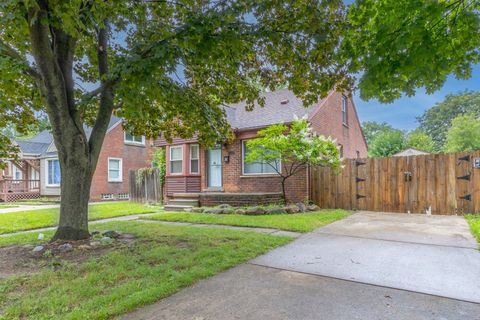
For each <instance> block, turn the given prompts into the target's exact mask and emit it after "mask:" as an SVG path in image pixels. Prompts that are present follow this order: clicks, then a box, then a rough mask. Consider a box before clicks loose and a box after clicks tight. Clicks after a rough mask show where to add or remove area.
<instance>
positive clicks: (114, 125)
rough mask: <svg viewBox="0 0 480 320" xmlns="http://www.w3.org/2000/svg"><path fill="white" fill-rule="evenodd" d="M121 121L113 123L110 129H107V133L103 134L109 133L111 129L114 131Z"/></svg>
mask: <svg viewBox="0 0 480 320" xmlns="http://www.w3.org/2000/svg"><path fill="white" fill-rule="evenodd" d="M122 122H123V120H122V119H118V121H117V122H115V123H114V124H113V125H112V126H111V127H110V128H108V129H107V132H105V134H107V133H109V132H110V131H112V130H113V129H115V128H116V127H117V126H118V125H119V124H120V123H122Z"/></svg>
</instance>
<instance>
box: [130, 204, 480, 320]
mask: <svg viewBox="0 0 480 320" xmlns="http://www.w3.org/2000/svg"><path fill="white" fill-rule="evenodd" d="M479 303H480V252H479V251H478V250H477V243H476V242H475V240H474V238H473V237H472V235H471V234H470V231H469V229H468V225H467V223H466V222H465V220H464V219H463V218H461V217H454V216H423V215H406V214H405V215H400V214H388V213H382V214H380V213H369V212H359V213H356V214H354V215H352V216H350V217H348V218H346V219H344V220H341V221H338V222H335V223H333V224H331V225H329V226H326V227H324V228H320V229H317V230H316V231H314V232H312V233H310V234H306V235H304V236H302V237H300V238H299V239H297V240H296V241H294V242H292V243H290V244H289V245H287V246H284V247H281V248H278V249H276V250H273V251H271V252H270V253H267V254H266V255H263V256H260V257H258V258H256V259H254V260H253V261H251V262H250V263H247V264H244V265H241V266H238V267H236V268H234V269H231V270H229V271H227V272H224V273H222V274H220V275H217V276H215V277H213V278H210V279H207V280H204V281H200V282H199V283H197V284H196V285H194V286H192V287H190V288H187V289H184V290H182V291H181V292H179V293H178V294H175V295H173V296H171V297H169V298H167V299H164V300H161V301H159V302H158V303H156V304H153V305H151V306H148V307H146V308H143V309H140V310H138V311H136V312H134V313H132V314H130V315H127V316H126V318H125V319H173V320H174V319H185V320H188V319H192V320H193V319H195V320H207V319H249V320H255V319H259V320H260V319H323V320H329V319H332V320H333V319H365V320H367V319H368V320H370V319H402V320H403V319H405V320H406V319H408V320H410V319H432V320H433V319H471V320H480V304H479Z"/></svg>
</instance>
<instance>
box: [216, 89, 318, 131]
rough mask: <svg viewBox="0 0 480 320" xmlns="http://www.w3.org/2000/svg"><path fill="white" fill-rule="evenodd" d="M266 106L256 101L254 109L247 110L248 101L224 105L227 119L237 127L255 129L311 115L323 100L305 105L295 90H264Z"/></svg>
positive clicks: (233, 126) (263, 95)
mask: <svg viewBox="0 0 480 320" xmlns="http://www.w3.org/2000/svg"><path fill="white" fill-rule="evenodd" d="M260 97H264V98H265V106H264V107H261V106H260V105H259V104H258V103H255V107H254V108H253V110H252V111H247V110H245V106H246V103H245V102H240V103H236V104H232V105H229V106H226V107H224V109H225V112H226V115H227V120H228V122H229V123H230V125H231V126H232V128H235V129H240V130H242V129H254V128H261V127H266V126H269V125H272V124H277V123H290V122H292V121H293V120H294V118H295V116H297V117H299V118H301V117H303V116H305V115H310V113H311V112H313V111H314V110H315V109H316V108H317V107H318V105H319V103H320V102H321V101H319V102H318V103H315V104H313V105H311V106H307V107H305V106H304V105H303V102H302V101H301V100H300V99H298V98H297V97H296V96H295V94H294V93H293V92H291V91H290V90H287V89H282V90H277V91H273V92H264V93H262V94H261V95H260Z"/></svg>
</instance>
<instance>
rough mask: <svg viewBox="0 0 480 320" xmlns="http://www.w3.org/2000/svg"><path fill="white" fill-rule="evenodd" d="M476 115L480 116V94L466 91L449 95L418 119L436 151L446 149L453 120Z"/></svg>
mask: <svg viewBox="0 0 480 320" xmlns="http://www.w3.org/2000/svg"><path fill="white" fill-rule="evenodd" d="M467 113H474V114H475V115H477V116H480V92H473V91H466V92H462V93H457V94H449V95H447V96H446V97H445V99H444V100H443V101H442V102H440V103H437V104H435V105H434V106H433V107H432V108H430V109H428V110H427V111H425V112H424V113H423V115H421V116H420V117H418V118H417V120H418V122H419V123H420V129H421V130H423V131H424V132H425V133H427V134H428V135H429V136H430V137H431V138H432V139H433V142H434V150H435V151H441V150H443V149H444V145H445V141H446V135H447V131H448V129H449V128H450V126H451V124H452V120H453V119H454V118H456V117H457V116H459V115H462V114H467Z"/></svg>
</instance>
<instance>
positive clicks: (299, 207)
mask: <svg viewBox="0 0 480 320" xmlns="http://www.w3.org/2000/svg"><path fill="white" fill-rule="evenodd" d="M296 206H297V207H298V209H299V210H300V212H306V211H307V206H306V205H305V204H304V203H302V202H298V203H296Z"/></svg>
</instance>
